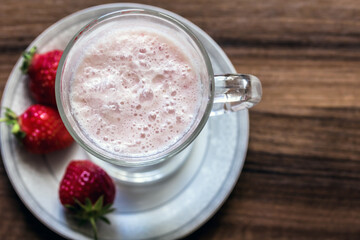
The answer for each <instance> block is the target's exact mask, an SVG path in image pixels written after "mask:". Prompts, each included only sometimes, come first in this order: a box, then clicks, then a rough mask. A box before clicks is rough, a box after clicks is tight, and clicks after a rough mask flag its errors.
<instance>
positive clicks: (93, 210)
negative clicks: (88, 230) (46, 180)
mask: <svg viewBox="0 0 360 240" xmlns="http://www.w3.org/2000/svg"><path fill="white" fill-rule="evenodd" d="M59 197H60V202H61V204H62V205H64V206H65V207H66V208H68V209H69V210H70V211H71V212H72V213H73V214H74V216H75V217H76V218H78V219H79V220H81V221H90V223H91V225H92V227H93V230H94V236H95V239H96V238H97V233H96V224H95V221H96V220H97V219H101V220H103V221H105V222H106V223H109V220H108V219H107V218H106V217H105V216H104V215H105V214H107V213H109V212H112V211H114V209H113V208H111V205H112V203H113V202H114V197H115V186H114V182H113V181H112V179H111V178H110V177H109V175H108V174H107V173H106V172H105V171H104V170H103V169H102V168H100V167H99V166H97V165H95V164H94V163H92V162H91V161H89V160H84V161H71V162H70V163H69V165H68V167H67V168H66V172H65V175H64V177H63V179H62V180H61V182H60V188H59Z"/></svg>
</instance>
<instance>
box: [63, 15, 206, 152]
mask: <svg viewBox="0 0 360 240" xmlns="http://www.w3.org/2000/svg"><path fill="white" fill-rule="evenodd" d="M154 29H155V27H154V26H152V25H151V23H146V24H145V23H141V24H136V22H135V23H134V22H132V23H131V24H130V23H129V24H128V25H126V24H124V26H116V25H114V24H108V26H106V25H105V26H103V27H102V28H101V30H99V31H98V32H93V33H92V34H97V35H96V37H92V38H89V39H90V40H89V41H87V42H86V44H85V45H84V46H83V52H82V55H81V56H79V59H80V61H79V64H78V66H76V67H75V70H74V74H73V80H72V85H71V90H70V103H71V111H72V114H73V115H74V117H75V119H76V120H77V122H78V125H79V127H80V128H81V130H82V131H83V132H84V133H85V134H86V135H87V137H88V138H89V139H91V141H93V142H94V143H95V144H96V145H98V146H99V147H101V148H103V149H106V150H107V151H109V152H113V153H115V154H116V153H118V154H122V155H130V156H143V155H151V154H154V153H156V152H159V151H162V150H164V149H167V148H168V147H169V146H171V145H173V144H175V143H176V142H177V141H178V140H179V139H181V138H182V136H183V135H184V134H185V133H186V132H187V131H188V130H189V129H190V127H191V126H192V124H193V123H194V120H195V118H196V115H197V112H198V109H199V105H200V101H201V94H200V93H201V82H200V80H199V77H198V76H197V74H196V72H195V70H194V63H193V62H192V60H191V56H190V55H189V54H188V53H187V52H186V50H185V49H184V48H183V46H181V44H180V43H179V42H177V40H176V38H175V37H174V38H173V37H172V36H170V35H169V34H167V33H166V32H164V31H161V30H154ZM94 36H95V35H94Z"/></svg>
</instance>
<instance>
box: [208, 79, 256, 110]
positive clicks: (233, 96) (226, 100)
mask: <svg viewBox="0 0 360 240" xmlns="http://www.w3.org/2000/svg"><path fill="white" fill-rule="evenodd" d="M214 78H215V97H214V104H213V108H212V110H211V114H210V116H217V115H221V114H224V113H227V112H236V111H239V110H243V109H245V108H251V107H253V106H255V105H256V104H258V103H259V102H260V100H261V96H262V87H261V82H260V80H259V79H258V78H257V77H255V76H253V75H249V74H225V75H215V77H214Z"/></svg>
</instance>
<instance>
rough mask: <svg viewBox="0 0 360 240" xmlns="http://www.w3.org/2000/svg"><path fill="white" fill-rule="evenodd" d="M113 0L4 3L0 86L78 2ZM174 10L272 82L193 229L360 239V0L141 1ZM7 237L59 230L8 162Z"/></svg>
mask: <svg viewBox="0 0 360 240" xmlns="http://www.w3.org/2000/svg"><path fill="white" fill-rule="evenodd" d="M106 2H111V1H96V0H89V1H70V0H64V1H50V0H34V1H25V0H19V1H12V0H2V2H1V4H0V92H1V95H2V91H3V89H4V87H5V84H6V80H7V77H8V76H9V74H10V72H11V69H12V67H13V65H14V64H15V63H16V61H17V59H18V58H19V56H20V54H21V52H22V51H23V50H24V49H25V48H26V47H27V46H28V44H29V43H30V42H31V41H32V40H33V39H34V38H35V37H36V36H37V35H38V34H40V33H41V32H42V31H43V30H45V29H46V28H47V27H49V26H50V25H51V24H53V23H54V22H56V21H58V20H59V19H61V18H62V17H65V16H66V15H68V14H71V13H73V12H75V11H77V10H80V9H83V8H86V7H89V6H94V5H97V4H101V3H106ZM140 2H141V3H145V4H151V5H155V6H159V7H162V8H166V9H168V10H170V11H173V12H176V13H178V14H180V15H182V16H184V17H186V18H188V19H189V20H191V21H192V22H194V23H195V24H197V25H198V26H200V27H201V28H202V29H204V30H205V31H206V32H207V33H209V35H210V36H212V37H213V38H214V39H215V40H216V41H217V42H218V43H219V44H220V46H221V47H223V48H224V50H225V52H226V53H227V54H228V56H229V58H230V59H231V61H232V62H233V64H234V65H235V67H236V69H237V71H238V72H243V73H252V74H254V75H256V76H258V77H259V78H260V79H261V80H262V83H263V92H264V96H263V100H262V102H261V103H260V104H259V105H258V106H256V107H255V108H254V109H252V110H251V111H250V142H249V150H248V155H247V159H246V163H245V166H244V169H243V172H242V174H241V177H240V179H239V181H238V184H237V185H236V186H235V189H234V191H233V192H232V194H231V195H230V197H229V199H228V200H227V201H226V203H225V204H224V206H223V207H222V208H221V209H220V210H219V212H218V213H217V214H216V215H215V216H214V217H213V218H212V219H211V220H210V221H209V222H208V223H206V224H205V225H204V226H203V227H202V228H200V229H199V230H198V231H196V232H195V233H193V234H192V235H190V236H188V237H187V239H306V240H307V239H358V238H359V236H360V175H359V172H360V147H359V146H360V44H359V43H360V4H359V2H358V1H356V0H344V1H335V0H327V1H324V0H316V1H285V0H269V1H249V0H248V1H246V0H222V1H217V0H199V1H193V0H179V1H166V0H155V1H149V0H147V1H140ZM0 202H2V204H1V205H0V217H1V219H2V224H0V239H61V238H60V237H59V236H57V235H56V234H54V233H52V232H51V231H50V230H48V229H47V228H46V227H44V226H43V225H42V224H41V223H40V222H39V221H38V220H36V219H35V218H34V217H33V216H32V215H31V213H30V212H29V211H28V210H27V209H26V208H25V207H24V205H23V204H22V203H21V201H20V200H19V198H18V197H17V195H16V193H15V192H14V190H13V189H12V187H11V185H10V182H9V180H8V179H7V176H6V173H5V171H4V169H3V166H2V165H1V166H0Z"/></svg>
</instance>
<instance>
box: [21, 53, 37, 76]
mask: <svg viewBox="0 0 360 240" xmlns="http://www.w3.org/2000/svg"><path fill="white" fill-rule="evenodd" d="M36 50H37V48H36V46H34V47H32V48H31V49H30V51H28V52H24V53H23V58H24V61H23V64H22V65H21V67H20V70H21V71H22V72H23V73H24V74H26V73H27V71H28V69H29V66H30V64H31V61H32V58H33V57H34V55H35V53H36Z"/></svg>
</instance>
